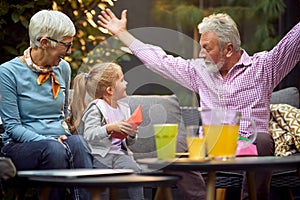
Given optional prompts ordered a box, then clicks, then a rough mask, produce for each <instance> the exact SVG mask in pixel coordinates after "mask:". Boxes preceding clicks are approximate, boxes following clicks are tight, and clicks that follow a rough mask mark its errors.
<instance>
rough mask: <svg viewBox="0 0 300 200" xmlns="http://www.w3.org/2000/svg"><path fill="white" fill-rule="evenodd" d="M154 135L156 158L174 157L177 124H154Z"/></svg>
mask: <svg viewBox="0 0 300 200" xmlns="http://www.w3.org/2000/svg"><path fill="white" fill-rule="evenodd" d="M153 128H154V135H155V143H156V152H157V158H158V159H162V160H165V159H172V158H175V153H176V137H177V134H178V124H154V125H153Z"/></svg>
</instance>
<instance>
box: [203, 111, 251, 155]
mask: <svg viewBox="0 0 300 200" xmlns="http://www.w3.org/2000/svg"><path fill="white" fill-rule="evenodd" d="M200 114H201V122H202V126H203V131H204V135H205V138H206V139H205V143H206V148H207V153H208V157H209V158H213V159H218V160H227V159H231V158H234V157H235V155H236V149H237V145H238V136H239V128H240V122H241V119H242V120H243V123H246V121H248V122H250V123H249V124H250V127H251V126H252V130H253V134H254V137H253V138H254V139H252V140H251V141H250V142H249V144H250V143H253V142H254V140H255V138H256V134H257V132H256V125H255V122H254V121H253V120H251V119H250V118H244V117H243V118H242V114H241V113H240V112H238V111H236V110H222V109H210V110H202V111H201V112H200Z"/></svg>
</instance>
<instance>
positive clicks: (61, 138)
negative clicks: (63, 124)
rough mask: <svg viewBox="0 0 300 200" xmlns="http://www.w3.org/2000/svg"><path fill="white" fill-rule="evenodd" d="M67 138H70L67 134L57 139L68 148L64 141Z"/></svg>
mask: <svg viewBox="0 0 300 200" xmlns="http://www.w3.org/2000/svg"><path fill="white" fill-rule="evenodd" d="M67 139H68V137H67V136H66V135H61V136H59V137H58V138H57V141H58V142H60V143H61V144H62V145H63V146H64V147H65V148H66V146H65V144H64V141H65V140H67Z"/></svg>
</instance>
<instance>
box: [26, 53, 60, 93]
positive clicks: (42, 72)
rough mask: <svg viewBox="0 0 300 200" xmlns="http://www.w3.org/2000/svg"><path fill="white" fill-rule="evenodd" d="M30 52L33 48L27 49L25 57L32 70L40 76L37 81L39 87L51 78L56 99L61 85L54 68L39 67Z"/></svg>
mask: <svg viewBox="0 0 300 200" xmlns="http://www.w3.org/2000/svg"><path fill="white" fill-rule="evenodd" d="M30 50H31V48H30V47H29V48H28V49H26V50H25V51H24V57H25V61H26V64H27V66H28V67H29V68H30V69H32V71H34V72H37V73H38V74H39V75H38V78H37V80H36V82H37V83H38V84H39V85H42V84H43V83H45V82H46V81H47V80H48V79H49V77H51V83H52V93H53V97H54V99H56V98H57V96H58V93H59V90H60V84H59V81H58V79H57V78H56V77H55V74H54V71H53V69H52V67H51V66H45V67H43V66H37V65H36V64H34V63H33V62H32V60H31V57H30Z"/></svg>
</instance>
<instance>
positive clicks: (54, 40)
mask: <svg viewBox="0 0 300 200" xmlns="http://www.w3.org/2000/svg"><path fill="white" fill-rule="evenodd" d="M47 39H48V40H51V41H53V42H56V43H59V44H62V45H64V46H65V47H66V48H67V49H66V52H68V51H69V49H70V48H71V46H72V42H70V43H65V42H62V41H57V40H56V39H53V38H51V37H47Z"/></svg>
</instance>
